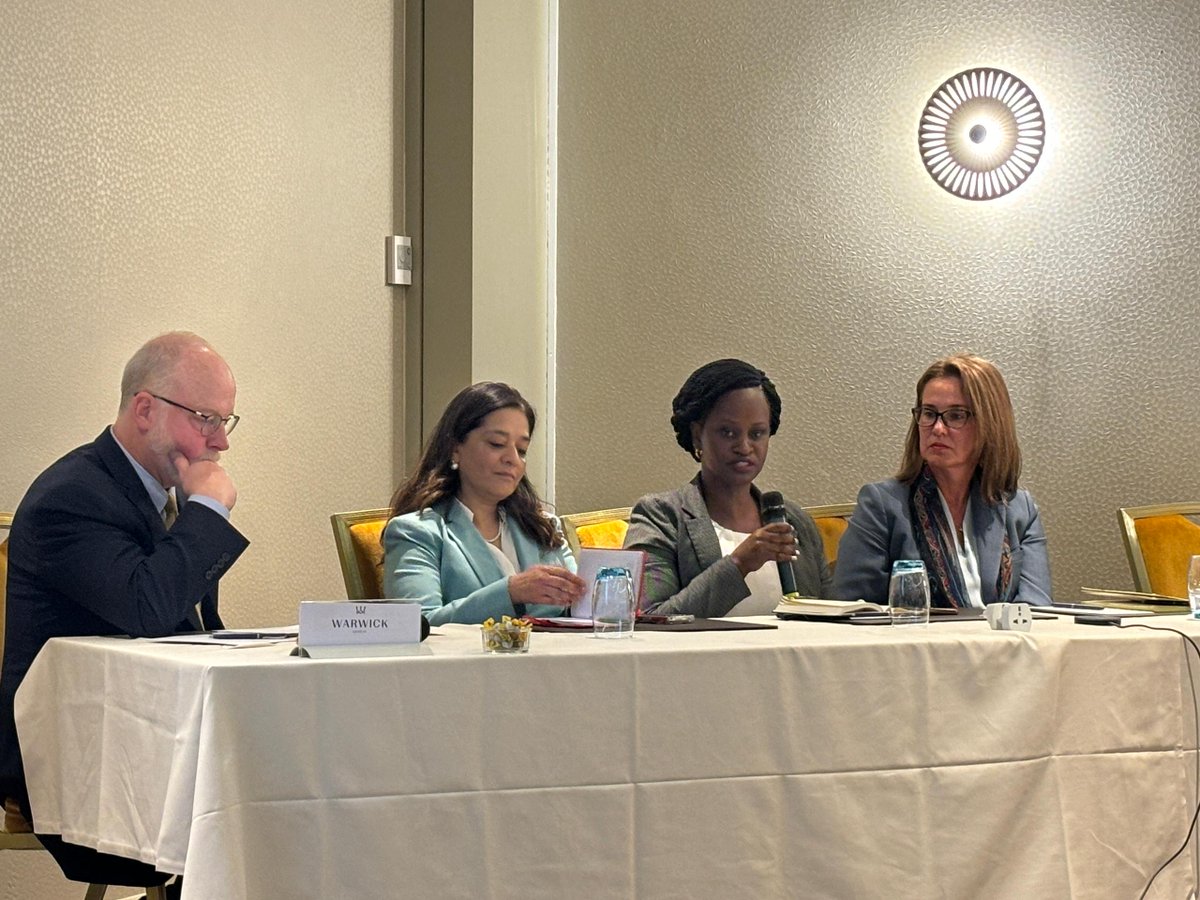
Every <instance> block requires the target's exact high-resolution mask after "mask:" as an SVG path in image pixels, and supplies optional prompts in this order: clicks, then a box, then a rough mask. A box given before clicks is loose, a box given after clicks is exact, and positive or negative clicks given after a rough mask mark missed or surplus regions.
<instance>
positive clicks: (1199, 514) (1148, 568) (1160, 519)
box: [1117, 503, 1200, 597]
mask: <svg viewBox="0 0 1200 900" xmlns="http://www.w3.org/2000/svg"><path fill="white" fill-rule="evenodd" d="M1117 519H1118V521H1120V523H1121V536H1122V537H1123V538H1124V539H1125V555H1126V556H1128V557H1129V571H1130V572H1131V573H1132V574H1133V586H1134V588H1135V589H1136V590H1139V591H1145V592H1147V593H1155V594H1163V595H1164V596H1167V597H1187V570H1188V560H1190V559H1191V558H1192V556H1193V555H1194V554H1197V553H1200V503H1160V504H1158V505H1156V506H1129V507H1125V508H1123V509H1119V510H1117Z"/></svg>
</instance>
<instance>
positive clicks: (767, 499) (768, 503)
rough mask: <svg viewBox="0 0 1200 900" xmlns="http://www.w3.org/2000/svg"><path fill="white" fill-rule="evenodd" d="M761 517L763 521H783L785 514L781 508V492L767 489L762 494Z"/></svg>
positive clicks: (785, 518) (785, 517) (785, 519)
mask: <svg viewBox="0 0 1200 900" xmlns="http://www.w3.org/2000/svg"><path fill="white" fill-rule="evenodd" d="M762 517H763V521H764V522H768V523H769V522H785V521H787V514H786V512H785V511H784V508H783V494H781V493H779V491H767V492H766V493H765V494H763V495H762Z"/></svg>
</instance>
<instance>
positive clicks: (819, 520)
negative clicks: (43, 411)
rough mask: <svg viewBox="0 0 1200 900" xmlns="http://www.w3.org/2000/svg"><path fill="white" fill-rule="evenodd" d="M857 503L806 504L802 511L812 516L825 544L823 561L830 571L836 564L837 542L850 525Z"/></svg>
mask: <svg viewBox="0 0 1200 900" xmlns="http://www.w3.org/2000/svg"><path fill="white" fill-rule="evenodd" d="M857 505H858V504H857V503H831V504H829V505H828V506H806V507H804V511H805V512H806V513H808V514H809V515H810V516H812V518H813V521H814V522H815V523H816V525H817V531H819V532H820V533H821V541H822V542H823V543H824V544H825V562H827V563H829V568H830V570H831V571H832V570H833V569H834V567H836V566H837V552H838V542H839V541H840V540H841V539H842V535H843V534H845V533H846V529H847V528H848V527H849V526H850V517H851V516H852V515H854V507H855V506H857Z"/></svg>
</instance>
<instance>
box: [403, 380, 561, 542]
mask: <svg viewBox="0 0 1200 900" xmlns="http://www.w3.org/2000/svg"><path fill="white" fill-rule="evenodd" d="M498 409H519V410H521V412H523V413H525V420H526V421H527V422H528V423H529V436H530V437H533V429H534V426H535V425H536V424H537V413H535V412H534V411H533V407H532V406H530V405H529V401H528V400H526V399H525V398H524V397H522V396H521V394H520V392H518V391H517V390H516V389H515V388H511V387H509V386H508V385H507V384H502V383H501V382H499V381H481V382H479V383H478V384H473V385H471V386H470V387H468V388H463V389H462V390H461V391H459V392H458V395H457V396H456V397H455V398H454V399H453V400H451V401H450V405H449V406H447V407H446V411H445V412H443V413H442V417H441V418H440V419H438V423H437V425H435V426H434V429H433V434H431V435H430V436H429V442H428V443H427V444H426V445H425V450H424V452H422V454H421V461H420V462H418V463H417V468H416V470H415V471H414V472H413V473H412V474H411V475H410V476H409V477H408V480H406V481H405V482H404V483H403V484H402V485H400V487H399V488H397V489H396V493H395V495H394V496H393V497H392V512H391V515H392V516H400V515H403V514H404V513H410V512H416V511H417V510H421V509H428V508H429V507H440V508H442V509H443V511H444V508H445V507H446V506H447V505H448V501H449V500H451V499H452V498H453V497H454V495H455V494H457V493H458V488H459V477H458V470H457V469H451V468H450V458H451V455H452V454H453V452H454V448H455V447H457V446H458V445H459V444H461V443H462V442H463V441H465V440H466V438H467V435H468V434H470V433H471V432H472V431H474V430H475V429H476V428H478V427H479V425H480V423H481V422H483V420H484V419H485V418H486V417H487V416H488V415H490V414H491V413H494V412H495V411H496V410H498ZM500 506H501V507H503V509H504V511H505V513H506V514H507V515H508V517H509V518H510V519H511V520H512V521H514V522H516V523H517V525H519V526H520V528H521V530H522V531H524V532H525V533H526V534H527V535H529V536H530V537H532V538H533V539H534V540H535V541H536V542H537V544H538V546H539V547H541V548H542V549H543V550H550V549H552V548H554V547H560V546H562V543H563V539H562V536H561V535H560V534H559V533H558V532H557V531H556V530H555V528H554V520H553V519H551V518H550V517H549V516H547V515H545V514H544V513H543V512H542V501H541V500H539V499H538V495H537V492H536V491H535V490H534V489H533V485H532V484H530V483H529V479H528V478H527V477H526V476H524V475H522V476H521V481H520V482H519V483H518V484H517V489H516V490H515V491H513V492H512V494H510V495H509V496H508V498H507V499H505V500H504V501H502V502H501V503H500Z"/></svg>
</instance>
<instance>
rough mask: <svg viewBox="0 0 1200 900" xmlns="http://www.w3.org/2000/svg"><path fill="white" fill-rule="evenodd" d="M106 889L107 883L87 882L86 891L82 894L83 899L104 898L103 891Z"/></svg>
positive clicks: (102, 899)
mask: <svg viewBox="0 0 1200 900" xmlns="http://www.w3.org/2000/svg"><path fill="white" fill-rule="evenodd" d="M107 890H108V885H107V884H89V885H88V889H87V893H86V894H84V895H83V900H104V893H105V891H107Z"/></svg>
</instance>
